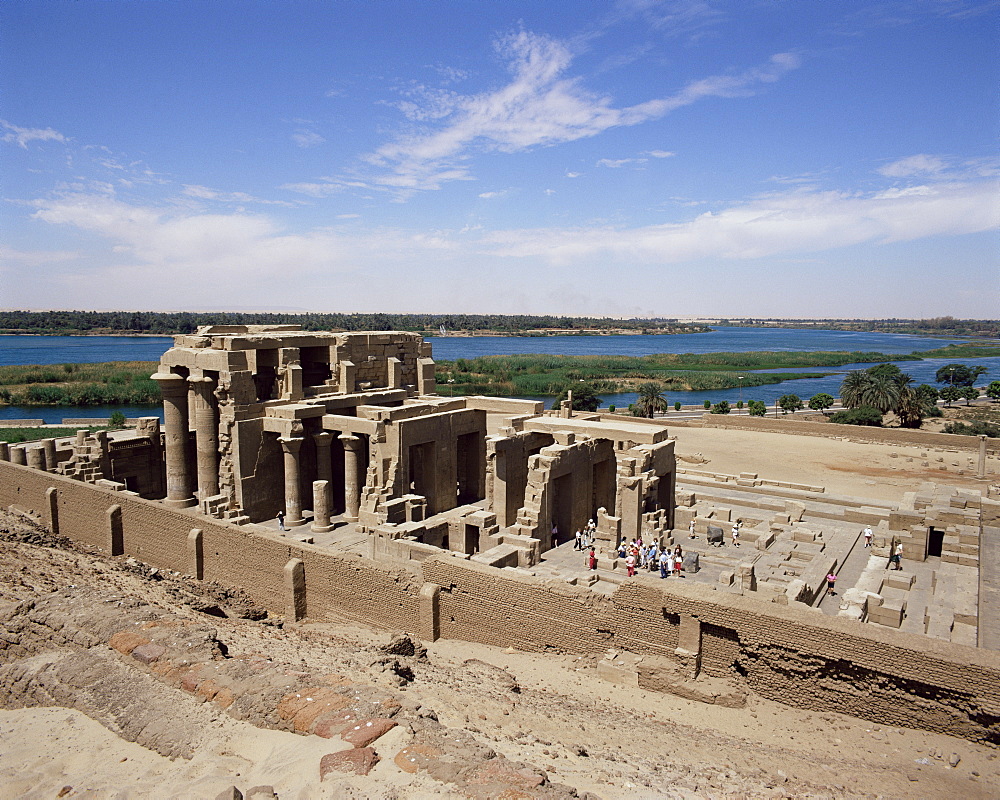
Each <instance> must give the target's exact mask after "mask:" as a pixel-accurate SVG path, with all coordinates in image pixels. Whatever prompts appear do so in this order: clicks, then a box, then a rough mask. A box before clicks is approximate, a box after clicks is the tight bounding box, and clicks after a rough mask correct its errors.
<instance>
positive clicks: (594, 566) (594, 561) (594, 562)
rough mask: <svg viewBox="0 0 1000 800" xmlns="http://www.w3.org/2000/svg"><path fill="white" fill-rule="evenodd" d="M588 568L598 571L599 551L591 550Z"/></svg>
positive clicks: (588, 557)
mask: <svg viewBox="0 0 1000 800" xmlns="http://www.w3.org/2000/svg"><path fill="white" fill-rule="evenodd" d="M587 566H588V567H590V568H591V569H597V551H595V550H594V548H593V547H591V548H590V555H588V556H587Z"/></svg>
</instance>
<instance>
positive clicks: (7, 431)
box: [0, 425, 105, 444]
mask: <svg viewBox="0 0 1000 800" xmlns="http://www.w3.org/2000/svg"><path fill="white" fill-rule="evenodd" d="M104 429H105V426H103V425H96V426H93V427H89V428H88V430H91V431H102V430H104ZM82 430H83V428H82V427H77V428H0V442H9V443H10V444H18V443H19V442H37V441H40V440H41V439H58V438H60V437H63V436H75V435H76V432H77V431H82Z"/></svg>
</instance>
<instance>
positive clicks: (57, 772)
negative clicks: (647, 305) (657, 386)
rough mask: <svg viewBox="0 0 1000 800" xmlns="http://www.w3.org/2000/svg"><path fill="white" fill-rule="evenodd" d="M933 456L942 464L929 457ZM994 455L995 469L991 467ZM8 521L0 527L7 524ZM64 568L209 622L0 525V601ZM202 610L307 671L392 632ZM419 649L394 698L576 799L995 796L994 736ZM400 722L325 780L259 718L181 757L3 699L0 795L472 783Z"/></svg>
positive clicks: (771, 461)
mask: <svg viewBox="0 0 1000 800" xmlns="http://www.w3.org/2000/svg"><path fill="white" fill-rule="evenodd" d="M672 435H675V436H676V438H677V442H678V445H677V447H678V454H679V455H680V456H681V458H682V463H686V462H685V461H684V459H685V458H687V457H694V456H695V454H700V456H701V457H702V458H703V459H705V463H704V465H703V466H702V468H704V469H710V470H712V471H717V472H726V473H738V472H741V471H752V472H757V473H759V474H760V475H761V477H764V478H770V479H775V480H788V481H796V482H802V483H809V484H817V485H823V486H826V487H827V491H828V492H830V493H835V494H850V495H859V496H865V497H873V498H875V497H877V498H884V499H898V498H899V497H901V496H902V494H903V492H905V491H912V490H914V489H915V488H917V487H918V486H919V484H920V483H922V482H924V481H927V480H931V479H938V480H940V479H941V478H946V479H947V481H948V482H949V483H955V484H957V485H964V486H969V487H971V488H982V487H983V485H982V484H981V483H978V482H976V481H975V480H973V479H971V478H969V477H968V476H959V475H957V472H956V470H957V469H958V468H957V467H953V466H951V462H953V461H956V460H958V461H960V462H961V461H962V459H964V456H956V454H945V455H946V456H948V458H947V459H946V464H947V465H948V466H949V469H948V470H946V471H944V472H942V471H941V470H938V469H933V468H924V467H922V465H921V462H922V461H924V460H928V459H927V458H921V457H920V453H921V452H925V451H920V450H918V449H917V448H898V447H894V448H886V447H878V446H872V445H861V444H856V443H852V442H846V441H837V440H825V439H820V438H816V437H793V436H786V435H782V434H768V433H748V432H742V431H723V430H719V429H701V428H674V429H673V430H672ZM911 450H912V452H910V451H911ZM893 452H895V453H896V454H897V457H896V458H892V457H890V453H893ZM928 456H929V458H930V463H937V462H935V461H934V458H935V457H936V456H935V454H934V453H932V452H931V453H928ZM907 458H913V461H911V462H908V461H907V460H906V459H907ZM690 466H692V468H698V467H697V466H696V465H695V464H693V463H692V464H690ZM991 470H992V471H993V477H994V480H995V478H996V473H995V470H996V467H995V465H992V463H991ZM6 525H7V528H8V529H11V527H12V526H11V523H10V522H9V520H8V522H7V523H6ZM69 584H74V585H77V584H78V585H93V586H102V587H105V588H107V587H109V586H110V587H114V588H115V589H116V590H117V591H120V592H121V593H122V594H123V595H127V596H129V597H134V598H136V599H137V600H140V601H142V602H146V603H152V604H154V605H156V606H158V607H160V608H164V609H167V610H168V611H169V612H170V613H174V614H177V615H180V616H186V617H191V618H202V619H203V618H204V617H203V615H202V616H200V615H199V614H198V613H197V612H196V611H194V610H192V609H191V608H189V607H186V606H184V605H182V604H179V603H178V602H176V598H174V597H172V596H170V595H169V594H167V593H166V592H164V591H163V589H162V586H161V585H160V584H157V583H151V582H149V581H147V580H144V579H143V578H142V577H141V576H139V575H136V574H135V573H134V572H130V571H128V570H126V569H124V568H123V567H122V565H121V560H120V559H109V558H107V557H103V556H100V555H99V554H95V553H85V552H81V551H78V550H74V549H68V550H67V549H65V548H62V549H60V548H52V547H45V546H37V545H35V544H28V543H24V542H23V541H18V540H16V537H15V538H14V539H12V538H11V537H10V536H7V537H6V538H4V537H0V610H2V609H3V608H4V607H6V608H10V607H11V604H12V603H15V602H17V601H21V600H25V599H31V598H35V597H42V596H44V595H45V594H46V593H47V592H50V591H53V590H56V589H58V588H60V587H62V586H66V585H69ZM212 624H213V625H216V626H217V627H218V629H219V632H220V638H221V639H222V640H224V641H225V642H226V644H227V646H228V647H229V650H230V653H240V652H255V653H263V654H266V655H267V656H268V657H269V658H274V659H276V660H282V661H284V662H287V663H289V664H295V665H300V668H303V669H310V670H317V671H318V670H330V671H337V670H340V671H349V670H350V669H351V668H352V667H349V666H345V664H346V663H347V662H348V660H349V658H350V655H351V654H353V653H357V652H358V650H359V649H362V648H364V647H367V646H370V645H371V644H372V643H373V642H383V641H385V640H387V639H388V634H387V633H386V632H384V631H377V630H373V629H367V628H363V627H359V626H358V625H357V624H356V623H348V622H342V623H337V622H324V623H306V624H302V625H299V626H285V628H284V629H279V628H277V627H274V626H267V625H263V624H261V623H260V622H252V621H249V620H245V619H213V620H212ZM428 650H429V660H428V661H427V662H426V663H425V664H424V665H422V666H421V667H420V668H418V669H416V670H415V677H414V680H413V681H412V682H411V683H409V684H408V685H406V686H405V687H403V688H400V689H399V692H400V696H401V697H402V698H403V699H404V702H406V703H409V704H410V705H411V706H422V707H424V708H431V709H433V710H434V712H435V713H436V715H437V718H438V719H439V721H440V722H442V723H444V724H445V725H447V726H450V727H453V728H458V729H462V730H464V731H468V732H470V733H472V734H473V735H474V736H475V737H476V738H477V739H478V740H480V741H481V742H483V743H484V744H486V745H488V746H489V747H491V748H493V749H495V750H496V752H498V753H501V754H503V755H505V756H507V757H508V758H510V759H513V760H518V761H522V762H525V763H530V764H532V765H535V766H536V767H537V768H540V769H543V770H544V771H545V772H546V774H547V775H548V776H549V779H550V781H552V782H557V783H560V784H565V785H567V786H570V787H573V789H575V790H576V792H577V794H578V795H579V796H581V797H583V796H586V793H588V792H589V793H591V796H592V797H600V798H645V797H677V798H702V797H712V798H714V797H734V798H735V797H829V798H840V797H878V796H881V797H893V798H911V797H921V798H936V797H940V798H954V797H956V796H961V797H963V798H967V799H968V800H972V799H973V798H990V797H998V796H1000V762H998V761H997V755H998V751H997V750H996V749H994V748H990V747H986V746H981V745H977V744H973V743H970V742H966V741H963V740H957V739H952V738H949V737H946V736H940V735H935V734H930V733H926V732H922V731H912V730H907V729H898V728H894V727H891V726H888V725H882V724H876V723H872V722H870V721H866V720H859V719H855V718H851V717H847V716H842V715H839V714H833V713H815V712H808V711H803V710H799V709H794V708H788V707H785V706H781V705H779V704H776V703H772V702H769V701H765V700H763V699H761V698H757V697H753V696H752V697H751V698H750V701H749V703H748V705H747V707H746V708H742V709H728V708H722V707H719V706H713V705H705V704H700V703H696V702H692V701H688V700H683V699H679V698H677V697H673V696H670V695H660V694H655V693H650V692H645V691H642V690H639V689H634V688H629V689H626V688H623V687H619V686H615V685H612V684H609V683H607V682H605V681H603V680H602V679H600V678H599V677H598V675H597V673H596V666H595V659H594V658H590V657H577V656H572V655H546V654H530V653H521V652H514V651H512V650H504V649H501V648H496V647H487V646H484V645H477V644H471V643H466V642H457V641H439V642H435V643H433V644H430V645H428ZM470 659H475V660H478V661H480V662H486V663H487V664H493V665H496V666H497V667H499V668H501V669H503V670H504V671H505V672H506V673H507V674H509V675H511V676H513V678H514V679H515V680H516V681H517V683H518V684H519V685H520V686H521V692H520V694H519V695H517V697H516V699H515V700H512V701H509V702H502V703H501V702H495V701H494V700H493V699H490V697H489V696H488V694H487V693H486V692H485V691H484V685H483V683H482V678H481V677H477V675H476V673H475V672H470V670H469V665H468V663H467V662H468V661H469V660H470ZM361 677H365V676H361ZM372 680H376V678H372ZM163 692H165V693H168V694H169V693H174V694H176V695H178V697H177V703H178V708H179V709H181V710H183V708H185V706H184V703H188V702H193V701H192V700H190V698H189V696H187V695H185V694H184V693H182V692H180V691H179V690H174V689H171V688H169V687H168V686H166V685H165V686H164V687H163ZM201 708H202V710H203V711H204V710H205V708H206V707H201ZM408 735H409V734H408V733H407V732H406V731H405V730H403V729H399V730H397V731H394V732H393V733H391V734H389V735H387V736H386V737H384V741H380V742H379V744H378V745H377V747H378V748H380V751H381V752H383V754H384V759H383V762H382V763H380V764H379V765H378V766H377V767H376V769H375V770H374V771H373V772H372V774H371V775H370V776H368V777H366V778H361V777H352V778H344V779H342V780H339V781H335V782H332V783H331V782H330V781H327V782H325V783H321V782H320V781H319V775H318V771H317V763H318V760H319V758H320V757H321V756H322V755H323V754H325V753H329V752H333V751H335V750H339V749H343V748H345V747H346V745H345V744H344V743H342V742H340V741H339V740H326V739H320V738H319V737H315V736H308V737H306V736H299V735H295V734H292V733H286V732H280V731H273V730H262V729H259V728H255V727H253V726H251V725H249V724H247V723H243V722H238V721H236V720H233V719H231V718H230V717H228V716H227V715H226V714H225V713H222V712H221V711H219V712H216V713H215V717H214V718H213V721H212V723H211V724H210V725H206V726H204V727H203V729H202V730H201V731H200V733H199V735H198V741H197V748H196V755H195V756H194V757H193V758H192V759H190V760H185V759H181V758H178V759H174V760H170V759H168V758H165V757H163V756H160V755H158V754H156V753H153V752H151V751H149V750H146V749H144V748H142V747H140V746H139V745H137V744H135V743H132V742H127V741H124V740H122V739H120V738H118V737H117V736H115V735H114V734H112V733H111V732H110V731H109V730H107V729H106V728H105V727H102V725H101V724H100V722H99V720H93V719H90V718H88V717H86V716H84V715H83V714H81V713H80V712H78V711H75V710H70V709H62V708H28V709H8V710H0V797H4V798H7V797H26V798H53V797H57V796H59V794H60V792H61V791H63V792H64V793H63V794H62V796H64V797H89V798H118V797H134V798H146V797H150V798H152V797H192V798H202V797H205V798H213V797H215V796H216V795H217V794H218V793H219V792H221V791H222V790H224V789H226V787H228V786H231V785H236V786H238V787H240V788H241V789H242V790H243V791H244V792H246V791H247V790H248V789H250V788H251V787H253V786H258V785H270V786H273V787H274V789H275V791H276V792H277V793H278V796H279V797H281V798H325V797H331V798H332V797H337V798H355V797H356V798H369V797H371V798H386V799H387V800H388V798H422V797H465V796H469V795H468V794H466V793H464V792H459V791H457V790H456V788H455V787H454V786H450V785H448V784H442V783H439V782H436V781H434V780H432V779H430V778H429V777H428V776H426V775H420V774H418V775H416V776H411V775H408V774H406V773H403V772H402V771H401V770H400V769H398V767H396V766H395V765H394V763H393V762H392V756H393V755H394V754H395V753H396V752H397V751H398V750H399V748H400V747H402V746H405V744H406V742H407V737H408ZM949 762H951V763H949ZM64 787H71V788H69V789H65V790H64ZM510 796H511V797H514V796H522V795H516V794H511V795H510ZM523 796H531V795H523Z"/></svg>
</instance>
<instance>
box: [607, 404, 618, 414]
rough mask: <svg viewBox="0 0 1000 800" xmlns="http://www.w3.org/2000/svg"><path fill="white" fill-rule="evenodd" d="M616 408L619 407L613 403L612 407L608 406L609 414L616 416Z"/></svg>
mask: <svg viewBox="0 0 1000 800" xmlns="http://www.w3.org/2000/svg"><path fill="white" fill-rule="evenodd" d="M616 408H617V406H616V405H615V404H614V403H612V404H611V405H609V406H608V413H609V414H614V413H615V409H616Z"/></svg>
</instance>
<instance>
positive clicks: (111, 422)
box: [108, 411, 126, 428]
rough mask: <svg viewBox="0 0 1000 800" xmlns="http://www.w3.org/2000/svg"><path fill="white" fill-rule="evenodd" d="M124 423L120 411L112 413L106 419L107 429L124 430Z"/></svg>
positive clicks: (123, 416)
mask: <svg viewBox="0 0 1000 800" xmlns="http://www.w3.org/2000/svg"><path fill="white" fill-rule="evenodd" d="M125 422H126V420H125V415H124V414H123V413H122V412H121V411H112V412H111V416H110V417H108V427H109V428H124V427H125Z"/></svg>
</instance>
